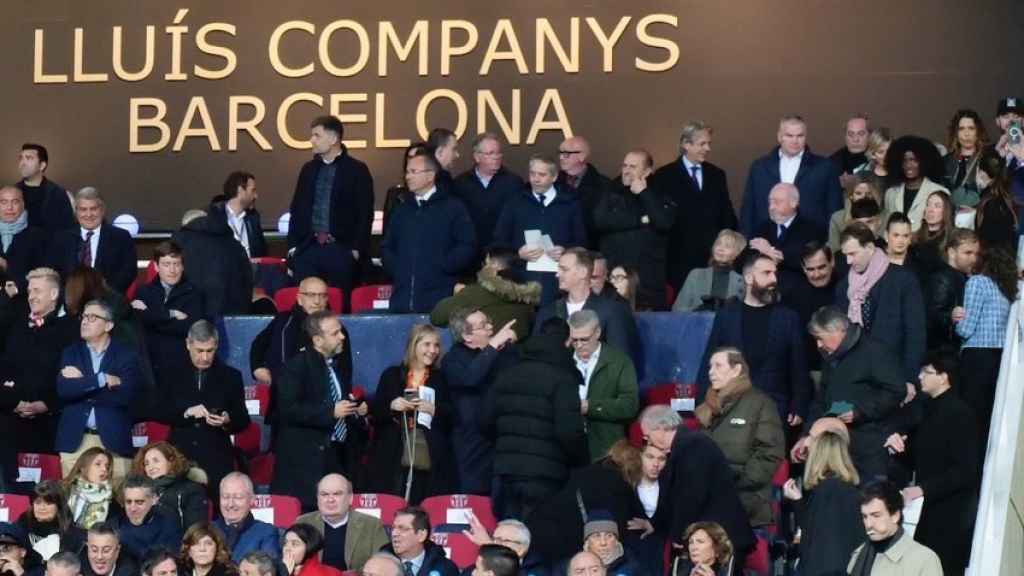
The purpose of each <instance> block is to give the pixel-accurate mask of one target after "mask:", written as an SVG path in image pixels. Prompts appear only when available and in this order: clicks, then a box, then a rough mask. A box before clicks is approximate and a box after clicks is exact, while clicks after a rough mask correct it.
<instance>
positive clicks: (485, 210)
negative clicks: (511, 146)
mask: <svg viewBox="0 0 1024 576" xmlns="http://www.w3.org/2000/svg"><path fill="white" fill-rule="evenodd" d="M501 159H502V150H501V140H499V139H498V135H497V134H494V133H493V132H484V133H482V134H480V135H478V136H477V137H476V138H474V139H473V168H471V169H469V170H467V171H465V172H463V173H462V174H460V175H459V177H458V178H456V179H455V186H454V187H453V188H452V192H453V193H454V194H455V196H456V197H457V198H458V199H459V200H462V203H463V204H465V205H466V209H467V210H468V211H469V217H470V219H472V220H473V224H474V225H475V226H476V241H477V245H478V246H479V247H480V249H479V250H478V257H477V262H476V263H475V265H476V267H479V265H480V264H482V263H483V250H484V249H486V248H487V247H488V246H490V245H491V241H492V235H493V234H494V227H495V225H497V223H498V216H500V215H501V211H502V209H503V208H504V207H505V204H506V203H507V202H508V201H509V200H510V199H512V198H513V197H515V195H517V194H519V192H520V191H521V190H522V189H523V187H524V186H526V184H525V183H524V182H523V179H522V178H520V177H519V175H517V174H515V173H513V172H510V171H509V170H507V169H506V168H505V167H504V166H503V165H502V163H501Z"/></svg>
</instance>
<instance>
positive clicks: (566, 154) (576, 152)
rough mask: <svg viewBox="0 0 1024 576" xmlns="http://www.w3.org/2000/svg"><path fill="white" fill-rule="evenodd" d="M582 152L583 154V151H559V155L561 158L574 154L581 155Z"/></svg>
mask: <svg viewBox="0 0 1024 576" xmlns="http://www.w3.org/2000/svg"><path fill="white" fill-rule="evenodd" d="M580 152H583V150H559V151H558V155H559V156H572V155H573V154H579V153H580Z"/></svg>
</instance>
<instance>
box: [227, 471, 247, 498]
mask: <svg viewBox="0 0 1024 576" xmlns="http://www.w3.org/2000/svg"><path fill="white" fill-rule="evenodd" d="M231 481H238V482H241V483H243V484H245V487H246V488H247V489H248V490H249V494H250V495H255V494H256V487H255V486H253V484H252V478H249V476H248V475H247V474H243V473H241V472H231V473H229V474H228V475H227V476H225V477H223V478H221V479H220V491H221V492H223V491H224V484H226V483H228V482H231Z"/></svg>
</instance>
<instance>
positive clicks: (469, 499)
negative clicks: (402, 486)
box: [420, 494, 498, 531]
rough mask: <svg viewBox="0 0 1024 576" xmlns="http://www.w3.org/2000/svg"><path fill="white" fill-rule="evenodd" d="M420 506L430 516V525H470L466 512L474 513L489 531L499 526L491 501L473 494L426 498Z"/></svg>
mask: <svg viewBox="0 0 1024 576" xmlns="http://www.w3.org/2000/svg"><path fill="white" fill-rule="evenodd" d="M420 506H422V507H423V509H424V510H426V511H427V514H428V515H430V525H431V526H440V525H441V524H469V520H467V519H466V512H468V511H472V512H473V514H474V515H476V517H477V519H478V520H480V523H481V524H483V525H484V528H487V530H488V531H492V530H494V527H495V526H496V525H497V524H498V521H497V519H495V518H494V512H492V511H491V499H490V498H488V497H487V496H474V495H471V494H443V495H441V496H431V497H430V498H424V499H423V502H421V503H420Z"/></svg>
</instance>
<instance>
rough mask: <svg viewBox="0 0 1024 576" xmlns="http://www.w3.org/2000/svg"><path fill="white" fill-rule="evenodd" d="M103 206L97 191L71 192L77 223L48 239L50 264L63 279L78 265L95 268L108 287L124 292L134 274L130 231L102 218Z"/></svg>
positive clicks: (134, 256)
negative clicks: (72, 193)
mask: <svg viewBox="0 0 1024 576" xmlns="http://www.w3.org/2000/svg"><path fill="white" fill-rule="evenodd" d="M105 215H106V206H105V205H104V203H103V197H102V196H100V193H99V191H98V190H96V189H95V188H92V187H86V188H82V189H81V190H79V191H78V192H77V193H76V194H75V218H77V219H78V226H76V227H75V228H68V229H66V230H61V231H60V232H58V233H57V235H56V236H54V238H53V240H52V241H51V242H50V249H49V257H48V261H49V263H50V267H51V268H53V269H54V270H56V271H57V272H59V273H60V275H61V278H67V277H68V275H69V274H71V272H73V271H74V270H75V268H78V267H79V266H88V267H90V268H95V269H96V270H98V271H99V273H100V274H102V275H103V278H104V279H105V280H106V281H107V284H109V285H110V287H111V288H113V289H114V290H117V291H118V292H120V293H121V294H124V293H125V291H126V290H128V287H129V286H131V283H132V282H134V281H135V276H137V275H138V258H137V257H136V255H135V241H134V240H132V236H131V234H129V233H127V232H125V231H124V230H121V229H120V228H117V227H114V226H111V225H110V224H108V223H107V222H105V221H104V216H105Z"/></svg>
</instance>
